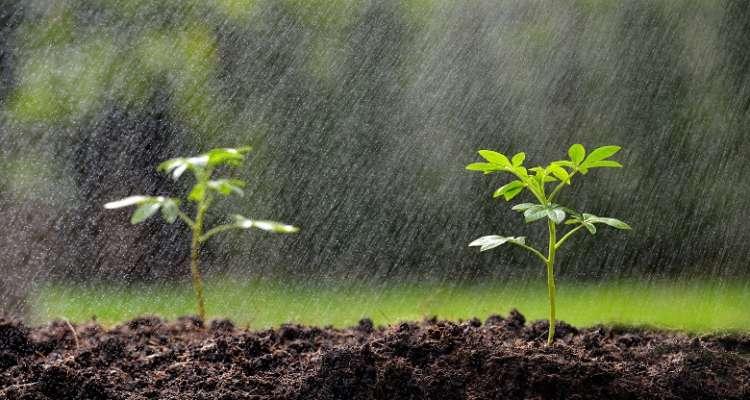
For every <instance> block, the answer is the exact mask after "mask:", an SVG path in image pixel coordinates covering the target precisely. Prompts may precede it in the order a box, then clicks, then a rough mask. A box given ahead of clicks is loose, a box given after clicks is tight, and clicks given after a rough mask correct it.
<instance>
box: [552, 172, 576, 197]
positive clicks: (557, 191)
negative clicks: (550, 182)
mask: <svg viewBox="0 0 750 400" xmlns="http://www.w3.org/2000/svg"><path fill="white" fill-rule="evenodd" d="M576 172H578V170H573V172H571V173H570V175H569V176H568V182H570V179H571V178H573V175H575V174H576ZM565 185H566V183H565V182H560V183H559V184H558V185H557V187H555V189H554V190H553V191H552V193H550V195H549V201H550V202H552V201H554V200H555V197H557V194H558V193H560V190H562V188H563V187H565Z"/></svg>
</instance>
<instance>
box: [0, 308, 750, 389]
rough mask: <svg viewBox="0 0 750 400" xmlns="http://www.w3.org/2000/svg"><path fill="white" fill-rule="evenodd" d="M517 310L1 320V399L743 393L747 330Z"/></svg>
mask: <svg viewBox="0 0 750 400" xmlns="http://www.w3.org/2000/svg"><path fill="white" fill-rule="evenodd" d="M546 329H547V327H546V323H545V322H535V323H526V322H525V320H524V317H523V316H522V315H521V314H520V313H518V312H515V311H513V312H511V314H510V315H509V316H507V317H505V318H503V317H497V316H496V317H491V318H489V319H488V320H487V321H485V322H484V323H482V322H480V321H479V320H472V321H468V322H463V323H453V322H445V321H436V320H428V321H424V322H421V323H403V324H400V325H397V326H392V327H387V328H374V327H373V326H372V323H371V322H369V321H368V320H363V321H362V322H361V323H360V324H359V326H356V327H353V328H351V329H343V330H338V329H319V328H309V327H302V326H296V325H289V326H283V327H281V328H279V329H274V330H266V331H246V330H240V329H237V328H235V327H234V326H233V325H232V323H231V322H229V321H214V322H212V323H211V324H210V326H209V327H203V326H202V324H201V323H200V321H198V320H195V319H191V318H183V319H180V320H178V321H175V322H169V323H168V322H164V321H161V320H159V319H158V318H152V317H146V318H140V319H136V320H133V321H130V322H128V323H127V324H124V325H122V326H118V327H116V328H114V329H111V330H106V329H103V328H101V327H100V326H97V325H95V324H88V325H78V326H73V325H70V324H68V323H66V322H55V323H51V324H50V325H48V326H44V327H39V328H32V329H28V328H26V327H24V326H23V325H22V324H20V323H17V322H10V321H3V320H0V399H26V400H32V399H34V400H46V399H56V400H57V399H132V400H136V399H138V400H140V399H227V400H228V399H749V398H750V356H749V355H750V338H748V337H747V336H742V335H714V336H702V337H688V336H685V335H682V334H676V333H666V332H656V331H647V330H636V329H620V328H611V327H593V328H587V329H576V328H574V327H571V326H569V325H566V324H564V323H561V324H560V325H559V326H558V327H557V334H558V335H557V336H558V337H557V342H556V343H555V345H554V346H552V347H546V346H545V345H544V341H545V338H546Z"/></svg>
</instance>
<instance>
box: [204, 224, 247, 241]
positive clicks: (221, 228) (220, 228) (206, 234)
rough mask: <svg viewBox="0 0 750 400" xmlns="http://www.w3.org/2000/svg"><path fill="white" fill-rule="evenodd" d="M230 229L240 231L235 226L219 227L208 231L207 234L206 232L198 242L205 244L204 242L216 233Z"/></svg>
mask: <svg viewBox="0 0 750 400" xmlns="http://www.w3.org/2000/svg"><path fill="white" fill-rule="evenodd" d="M230 229H242V228H240V227H238V226H237V225H230V224H225V225H219V226H217V227H214V228H211V229H209V230H208V232H206V233H205V234H204V235H203V236H201V237H200V241H201V243H202V242H205V241H206V240H208V239H209V238H211V236H213V235H215V234H217V233H221V232H224V231H228V230H230Z"/></svg>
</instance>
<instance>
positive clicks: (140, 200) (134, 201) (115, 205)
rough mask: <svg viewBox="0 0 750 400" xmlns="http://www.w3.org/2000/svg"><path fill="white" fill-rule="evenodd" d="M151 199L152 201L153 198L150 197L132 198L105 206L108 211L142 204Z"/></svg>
mask: <svg viewBox="0 0 750 400" xmlns="http://www.w3.org/2000/svg"><path fill="white" fill-rule="evenodd" d="M149 199H151V197H149V196H130V197H126V198H124V199H120V200H117V201H110V202H109V203H107V204H105V205H104V208H106V209H107V210H114V209H116V208H123V207H129V206H134V205H136V204H141V203H143V202H145V201H147V200H149Z"/></svg>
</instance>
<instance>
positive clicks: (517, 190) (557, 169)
mask: <svg viewBox="0 0 750 400" xmlns="http://www.w3.org/2000/svg"><path fill="white" fill-rule="evenodd" d="M618 151H620V147H618V146H603V147H599V148H598V149H596V150H594V151H592V152H591V153H589V154H588V156H587V155H586V149H585V148H584V147H583V146H582V145H580V144H574V145H572V146H571V147H570V149H568V156H569V157H570V159H569V160H559V161H553V162H551V163H549V165H547V166H546V167H541V166H537V167H533V168H529V169H526V168H525V167H524V166H523V163H524V160H525V159H526V154H525V153H518V154H516V155H514V156H513V157H511V158H510V159H508V157H506V156H505V155H503V154H501V153H498V152H495V151H491V150H479V155H480V156H482V158H484V159H485V160H486V162H478V163H472V164H469V165H467V166H466V169H468V170H470V171H479V172H483V173H484V174H485V175H486V174H493V173H496V172H505V173H508V174H510V175H512V176H514V177H515V178H516V179H514V180H512V181H510V182H508V183H506V184H505V185H503V186H501V187H500V188H499V189H497V190H495V192H494V194H493V195H492V197H494V198H497V197H502V198H504V199H505V200H506V201H511V200H513V199H514V198H515V197H516V196H518V195H519V194H521V192H523V191H524V190H525V189H526V190H528V191H529V192H531V194H532V195H533V196H534V198H535V199H536V200H537V203H522V204H518V205H516V206H514V207H513V208H512V209H513V210H515V211H518V212H521V213H523V216H524V219H525V220H526V223H531V222H534V221H545V220H546V221H547V230H548V232H549V241H548V244H547V255H546V256H545V255H544V254H542V251H540V250H537V249H535V248H534V247H532V246H530V245H528V244H527V243H526V238H525V237H523V236H499V235H490V236H482V237H480V238H479V239H477V240H474V241H473V242H471V243H469V246H478V247H479V249H480V251H485V250H490V249H494V248H495V247H497V246H500V245H502V244H505V243H510V244H513V245H516V246H518V247H521V248H523V249H525V250H527V251H529V252H530V253H531V254H533V255H534V256H536V257H537V258H539V259H540V260H541V261H542V262H543V263H544V265H545V267H546V268H547V290H548V295H549V332H548V335H547V344H548V345H550V344H552V341H553V339H554V336H555V255H556V253H557V251H558V250H559V249H560V247H561V246H562V245H563V244H564V243H565V241H566V240H568V238H570V237H571V236H572V235H573V234H575V233H576V232H578V231H580V230H581V229H584V228H585V229H586V230H588V231H589V233H591V234H592V235H594V234H595V233H596V224H604V225H609V226H611V227H613V228H617V229H630V226H629V225H628V224H626V223H624V222H622V221H620V220H618V219H615V218H604V217H597V216H596V215H593V214H588V213H580V212H578V211H575V210H573V209H571V208H569V207H565V206H562V205H560V204H557V203H556V200H557V196H558V195H559V194H560V191H561V190H562V189H563V188H564V187H566V186H569V185H570V184H571V179H572V178H573V177H574V176H576V175H577V174H578V173H580V174H582V175H585V174H587V173H588V172H589V170H591V169H593V168H621V167H622V165H621V164H620V163H618V162H616V161H612V160H609V158H610V157H612V156H613V155H615V153H617V152H618ZM548 183H554V184H555V186H554V189H553V190H552V191H551V192H550V193H549V194H548V193H547V188H546V185H547V184H548ZM568 216H569V218H568V219H567V220H566V217H568ZM563 222H564V223H565V225H571V228H570V229H569V230H568V231H567V232H566V233H565V234H564V235H562V236H561V237H560V239H558V234H557V225H559V224H561V223H563Z"/></svg>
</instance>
